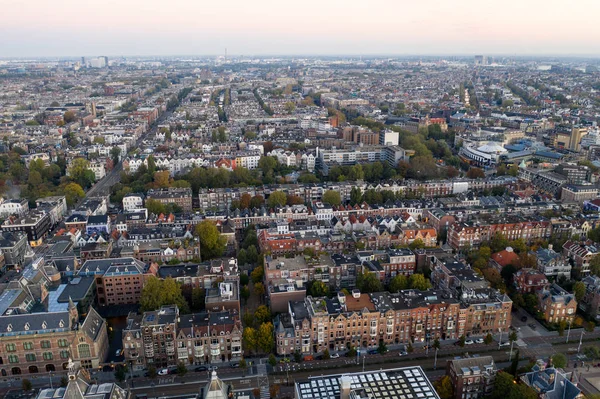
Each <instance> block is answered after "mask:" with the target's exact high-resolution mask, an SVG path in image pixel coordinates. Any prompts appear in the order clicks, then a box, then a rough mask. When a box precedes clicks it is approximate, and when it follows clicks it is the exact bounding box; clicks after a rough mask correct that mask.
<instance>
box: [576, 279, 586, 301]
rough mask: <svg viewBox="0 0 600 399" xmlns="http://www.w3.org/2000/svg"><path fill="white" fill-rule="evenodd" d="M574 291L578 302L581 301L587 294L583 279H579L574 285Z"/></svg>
mask: <svg viewBox="0 0 600 399" xmlns="http://www.w3.org/2000/svg"><path fill="white" fill-rule="evenodd" d="M573 293H574V294H575V299H576V300H577V302H581V300H582V299H583V297H584V296H585V284H584V283H583V282H582V281H578V282H576V283H575V285H573Z"/></svg>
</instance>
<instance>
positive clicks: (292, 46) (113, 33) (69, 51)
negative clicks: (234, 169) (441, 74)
mask: <svg viewBox="0 0 600 399" xmlns="http://www.w3.org/2000/svg"><path fill="white" fill-rule="evenodd" d="M27 6H28V7H27V9H26V10H25V9H24V4H23V3H22V2H19V1H13V2H9V3H8V4H6V5H5V6H4V7H3V14H4V15H5V17H6V18H5V19H6V23H4V24H3V26H2V27H0V53H1V54H2V55H3V57H34V56H40V57H49V56H63V57H64V56H77V55H93V54H107V55H112V56H122V55H128V56H148V55H157V56H172V55H182V54H198V55H221V54H223V53H224V50H225V48H227V49H228V53H229V54H231V55H300V54H311V55H350V54H356V55H360V54H362V55H387V54H390V55H392V54H398V55H400V54H402V55H433V54H440V55H474V54H480V53H484V54H503V55H555V56H559V55H572V56H575V55H587V56H600V51H599V50H600V49H599V48H598V45H597V43H598V42H599V41H600V31H598V30H597V29H595V25H594V19H593V16H594V15H597V13H598V12H600V3H597V2H594V1H591V0H583V1H581V2H580V7H579V8H577V9H575V8H571V9H569V8H565V7H564V6H563V5H562V4H561V3H559V2H558V1H555V0H552V1H546V2H542V1H539V0H533V1H528V2H526V3H525V4H523V2H518V1H516V0H509V1H507V2H503V3H501V4H500V3H499V4H493V5H489V4H488V5H485V6H481V5H480V4H478V3H476V2H475V1H473V0H461V1H460V2H458V3H452V4H449V3H443V4H435V5H434V4H430V3H428V2H422V3H418V4H412V3H411V4H402V3H400V4H397V3H394V4H390V3H388V2H385V1H379V2H377V3H376V4H373V3H369V4H368V5H367V4H366V3H358V2H350V3H348V2H346V3H344V4H338V3H337V2H331V3H320V2H317V1H316V0H308V1H305V2H303V3H302V5H301V7H291V6H274V5H272V4H271V3H270V2H268V1H266V0H262V1H260V2H253V3H245V2H241V1H237V0H236V1H233V2H231V3H228V5H227V6H224V5H222V4H201V5H200V4H195V3H191V2H188V1H176V2H174V3H171V5H170V7H168V8H165V7H164V6H163V4H162V3H159V2H158V1H156V0H148V1H144V2H142V1H140V0H133V1H129V2H127V3H126V4H118V3H116V2H113V1H110V2H108V3H103V4H102V5H99V4H85V5H83V6H82V5H81V4H79V3H76V2H74V1H73V0H60V1H58V2H54V3H45V2H41V1H39V0H34V1H31V2H28V3H27ZM582 9H585V10H586V12H585V13H582V12H581V10H582ZM49 15H52V18H48V16H49Z"/></svg>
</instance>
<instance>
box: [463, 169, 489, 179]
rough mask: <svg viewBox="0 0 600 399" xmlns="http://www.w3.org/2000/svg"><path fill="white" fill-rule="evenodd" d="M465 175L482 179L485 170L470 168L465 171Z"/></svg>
mask: <svg viewBox="0 0 600 399" xmlns="http://www.w3.org/2000/svg"><path fill="white" fill-rule="evenodd" d="M467 177H468V178H469V179H483V178H485V172H484V171H483V169H481V168H470V169H469V170H468V171H467Z"/></svg>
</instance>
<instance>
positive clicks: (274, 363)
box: [269, 353, 277, 367]
mask: <svg viewBox="0 0 600 399" xmlns="http://www.w3.org/2000/svg"><path fill="white" fill-rule="evenodd" d="M269 364H270V365H271V367H275V366H277V359H276V358H275V355H274V354H272V353H271V354H270V355H269Z"/></svg>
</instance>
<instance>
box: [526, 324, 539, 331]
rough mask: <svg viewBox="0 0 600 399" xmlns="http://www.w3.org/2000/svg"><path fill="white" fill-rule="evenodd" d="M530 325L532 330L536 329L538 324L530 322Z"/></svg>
mask: <svg viewBox="0 0 600 399" xmlns="http://www.w3.org/2000/svg"><path fill="white" fill-rule="evenodd" d="M528 326H529V328H531V329H532V330H535V329H536V327H537V326H536V325H535V324H534V323H529V324H528Z"/></svg>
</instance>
